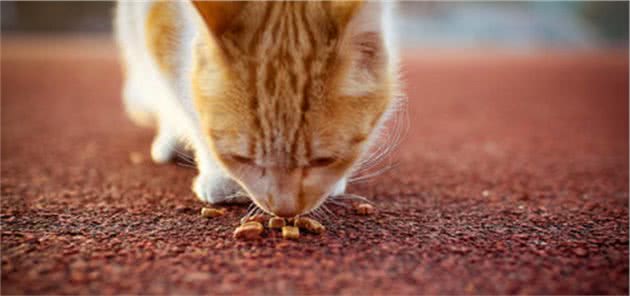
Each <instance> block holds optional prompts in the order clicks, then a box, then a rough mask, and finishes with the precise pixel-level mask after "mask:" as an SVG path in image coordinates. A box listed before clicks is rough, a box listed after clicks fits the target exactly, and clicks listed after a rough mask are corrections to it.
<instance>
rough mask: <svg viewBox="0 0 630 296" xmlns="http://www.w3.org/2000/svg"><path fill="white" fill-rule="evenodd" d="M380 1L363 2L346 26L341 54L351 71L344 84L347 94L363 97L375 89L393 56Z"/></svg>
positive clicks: (384, 11)
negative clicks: (346, 59) (387, 39)
mask: <svg viewBox="0 0 630 296" xmlns="http://www.w3.org/2000/svg"><path fill="white" fill-rule="evenodd" d="M384 5H385V3H382V2H380V1H369V2H366V3H363V5H361V6H360V7H359V8H358V10H357V11H355V12H354V14H353V15H351V16H350V18H349V20H348V24H347V26H346V27H345V28H344V32H343V37H342V43H341V48H340V53H341V54H342V55H344V56H346V57H347V58H348V61H350V65H351V66H350V67H349V69H350V72H349V73H348V75H347V76H346V80H345V81H344V83H343V84H342V85H343V87H342V92H344V93H345V94H346V95H352V96H361V95H365V94H366V93H370V92H372V91H375V90H376V89H377V88H378V87H379V85H380V83H379V81H381V80H382V79H384V76H383V75H385V74H386V73H388V68H389V65H390V63H392V60H391V57H390V56H391V55H390V54H389V53H388V48H389V45H388V44H386V42H387V41H386V40H385V37H386V34H385V30H386V24H385V23H384V22H386V21H387V19H386V16H387V15H386V13H388V12H389V11H387V9H390V8H389V7H385V6H384Z"/></svg>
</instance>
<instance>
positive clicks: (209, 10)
mask: <svg viewBox="0 0 630 296" xmlns="http://www.w3.org/2000/svg"><path fill="white" fill-rule="evenodd" d="M192 3H193V6H194V7H195V8H196V9H197V11H198V12H199V14H200V15H201V18H202V19H203V21H204V23H205V24H206V27H207V28H208V30H209V31H210V32H212V33H213V34H214V35H216V36H219V35H221V34H222V33H224V32H225V31H226V30H227V29H228V28H229V26H230V23H231V22H232V20H234V18H235V17H236V15H237V14H238V13H239V12H240V11H241V10H242V8H243V5H244V4H245V2H242V1H192Z"/></svg>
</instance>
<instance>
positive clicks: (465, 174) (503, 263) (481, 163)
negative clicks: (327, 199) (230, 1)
mask: <svg viewBox="0 0 630 296" xmlns="http://www.w3.org/2000/svg"><path fill="white" fill-rule="evenodd" d="M16 43H18V42H14V43H11V42H10V40H3V58H2V121H1V123H2V154H1V156H2V171H1V172H2V179H1V180H2V183H1V184H2V210H1V216H0V217H1V223H2V224H1V228H2V230H1V231H2V244H1V246H2V255H1V257H2V294H121V293H123V294H167V293H169V294H256V295H258V294H265V295H274V294H291V295H294V294H337V293H339V294H350V295H364V294H374V295H390V294H480V293H484V294H487V293H490V294H512V293H523V294H628V57H627V53H625V52H621V53H617V52H591V53H565V52H557V53H540V54H537V53H525V54H511V55H508V54H503V55H501V54H497V53H496V52H486V53H479V54H463V55H458V54H456V53H443V54H436V53H434V52H420V51H411V50H409V51H407V52H406V55H405V58H404V59H403V61H404V69H403V70H404V71H403V74H404V77H405V81H406V83H407V93H408V95H409V118H410V121H411V128H410V129H409V132H408V133H407V136H406V141H405V142H404V143H403V145H402V146H401V148H400V149H399V151H398V152H397V156H396V159H397V161H398V163H399V165H398V166H397V167H396V168H395V169H393V170H391V171H388V172H386V173H384V174H382V175H381V176H378V177H375V178H373V179H371V180H370V181H368V182H365V183H360V184H354V185H351V186H350V187H349V191H350V192H352V193H356V194H360V195H363V196H366V197H368V198H370V199H372V200H373V201H374V202H375V204H376V206H377V208H378V209H379V212H378V213H377V214H376V215H374V216H368V217H363V216H357V215H355V214H353V213H352V212H351V211H349V210H346V209H344V208H343V207H337V206H332V205H331V206H330V208H331V210H332V211H333V212H334V215H331V216H330V218H329V221H324V222H325V224H326V226H327V227H328V231H327V232H326V233H325V234H324V235H322V236H315V235H305V236H303V237H302V238H301V239H300V240H299V241H296V242H293V241H285V240H282V238H281V237H280V236H279V235H278V233H269V232H267V233H265V235H264V238H263V239H262V240H260V241H256V242H242V241H236V240H234V239H233V238H232V231H233V230H234V227H235V226H236V225H237V224H238V219H239V217H240V216H242V215H243V214H244V213H245V210H246V209H245V207H242V206H229V207H227V208H228V214H227V215H225V216H223V217H221V218H216V219H204V218H201V217H200V216H199V209H200V207H202V206H203V205H202V203H200V202H198V201H197V200H196V199H195V198H194V196H193V194H192V192H191V191H190V184H191V182H192V178H193V176H194V175H195V171H194V170H193V169H190V168H186V167H183V166H178V165H175V164H173V165H165V166H159V165H155V164H153V163H151V162H150V161H148V160H146V158H147V157H148V150H149V145H150V141H151V136H152V132H151V131H150V130H145V129H141V128H138V127H136V126H134V125H132V124H131V122H130V121H129V120H128V119H127V118H126V117H125V116H124V114H123V112H122V108H121V100H120V97H119V93H120V91H119V89H120V85H121V77H120V71H119V66H118V64H117V62H116V58H115V52H114V51H113V50H112V47H111V45H108V44H99V43H95V44H92V43H90V42H87V43H86V44H84V43H81V42H78V45H77V44H74V43H70V45H67V43H54V45H50V47H43V48H39V49H37V48H32V47H33V46H34V45H29V43H28V42H27V44H26V45H24V44H22V43H19V44H16ZM42 49H43V50H42ZM42 51H46V53H42ZM134 151H135V152H141V153H142V154H143V156H144V157H145V161H144V162H142V163H140V164H132V163H131V162H130V160H129V154H130V152H134Z"/></svg>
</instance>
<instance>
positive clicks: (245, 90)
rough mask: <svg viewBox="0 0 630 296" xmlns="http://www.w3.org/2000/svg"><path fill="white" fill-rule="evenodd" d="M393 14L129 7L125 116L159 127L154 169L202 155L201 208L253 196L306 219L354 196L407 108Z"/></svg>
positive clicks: (313, 8) (319, 5) (377, 6)
mask: <svg viewBox="0 0 630 296" xmlns="http://www.w3.org/2000/svg"><path fill="white" fill-rule="evenodd" d="M389 6H390V4H388V3H382V2H344V1H340V2H336V1H335V2H313V1H307V2H275V1H272V2H262V1H254V2H181V1H172V2H171V1H140V2H121V3H119V4H118V6H117V11H116V21H115V26H116V36H117V41H118V45H119V48H120V51H121V55H122V61H123V66H124V67H123V68H124V74H125V82H124V89H123V98H124V103H125V107H126V111H127V113H128V114H129V115H130V117H131V118H132V119H133V120H134V121H135V122H137V123H139V124H143V125H153V126H155V128H156V129H157V135H156V136H155V139H154V141H153V144H152V147H151V157H152V158H153V160H154V161H155V162H158V163H163V162H167V161H169V160H170V159H171V158H172V157H173V156H174V152H175V148H176V147H177V146H178V145H182V144H184V145H188V146H189V147H190V148H191V149H192V150H193V151H194V157H195V161H196V164H197V168H198V170H199V175H198V176H197V177H196V178H195V180H194V182H193V186H192V189H193V191H194V192H195V194H196V195H197V196H198V197H199V198H200V199H201V200H203V201H206V202H210V203H218V202H225V201H229V200H226V199H228V198H229V197H231V196H233V193H235V192H236V191H239V190H241V188H242V189H244V190H245V191H246V192H247V195H248V196H249V198H251V200H252V201H253V202H254V203H255V204H256V205H257V206H259V207H260V208H261V209H263V210H264V211H266V212H268V213H271V214H274V215H278V216H283V217H293V216H295V215H300V214H305V213H308V212H310V211H312V210H314V209H316V208H317V207H318V206H319V205H321V204H322V203H323V202H324V201H325V200H326V198H327V197H328V196H332V195H338V194H342V193H344V191H345V188H346V183H347V179H348V177H349V176H350V175H351V174H352V173H353V172H354V171H355V170H356V168H357V167H359V166H360V164H361V163H362V162H361V160H362V159H364V158H365V157H367V156H368V154H369V153H368V151H369V149H370V146H371V144H372V143H374V142H375V139H376V138H377V137H378V131H379V130H380V128H381V127H382V126H383V124H384V122H385V121H386V120H387V118H388V114H389V113H391V110H393V109H394V106H395V105H396V102H397V98H398V97H399V96H398V79H397V63H396V59H395V55H394V54H395V52H394V46H393V45H394V41H393V40H392V38H391V37H392V36H391V32H390V30H389V20H388V17H389V13H390V10H391V9H390V8H389Z"/></svg>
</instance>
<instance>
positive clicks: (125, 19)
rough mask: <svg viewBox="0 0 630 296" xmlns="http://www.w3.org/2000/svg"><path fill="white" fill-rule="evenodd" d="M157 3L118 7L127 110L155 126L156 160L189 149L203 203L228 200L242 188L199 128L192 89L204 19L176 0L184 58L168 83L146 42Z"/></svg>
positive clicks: (196, 188) (153, 152) (180, 50)
mask: <svg viewBox="0 0 630 296" xmlns="http://www.w3.org/2000/svg"><path fill="white" fill-rule="evenodd" d="M153 3H154V2H151V1H140V2H119V3H118V6H117V11H116V20H115V26H116V39H117V42H118V45H119V48H120V51H121V55H122V58H123V62H124V63H125V64H126V69H127V78H126V81H125V84H124V87H123V99H124V105H125V109H126V111H127V113H129V114H130V115H131V117H132V119H134V120H135V121H137V122H138V121H140V122H139V123H141V124H146V123H147V122H148V121H149V119H152V121H154V122H155V123H156V128H157V135H156V136H155V139H154V140H153V144H152V146H151V157H152V158H153V160H154V161H155V162H157V163H164V162H167V161H169V160H170V159H171V158H172V157H173V156H174V154H175V149H176V147H177V146H178V145H181V144H186V145H189V146H190V147H191V148H192V149H193V151H194V153H195V159H196V161H197V167H198V169H199V175H198V176H197V177H196V178H195V181H194V182H193V188H192V189H193V191H194V192H195V194H196V195H197V197H199V199H201V200H202V201H206V202H210V203H217V202H223V201H226V198H228V197H230V196H231V195H233V194H234V193H235V192H236V191H238V190H239V189H240V187H239V186H238V185H237V184H236V183H235V182H234V181H232V180H231V179H230V178H229V177H227V175H226V174H225V173H224V172H223V171H222V169H221V168H220V166H219V165H218V164H217V163H216V161H215V159H214V158H213V155H212V153H211V152H210V149H209V146H208V143H207V142H206V141H207V140H206V138H205V137H204V136H203V133H202V131H201V129H200V124H199V118H198V115H197V113H196V111H195V110H194V107H193V99H192V92H191V88H190V81H191V80H190V77H191V66H192V61H193V59H192V46H193V43H194V38H195V36H196V34H197V31H196V28H198V26H197V25H196V24H195V23H194V22H199V21H201V20H200V19H199V16H198V14H197V12H196V11H194V8H193V7H192V5H190V3H188V2H177V5H178V13H179V17H178V18H177V21H178V22H179V25H180V26H181V27H180V28H181V32H182V33H183V38H182V39H181V40H180V42H181V44H179V46H178V53H177V57H179V58H180V59H179V60H177V61H175V64H176V65H177V69H176V75H175V76H174V77H175V78H174V79H169V78H168V77H167V76H166V75H164V74H163V73H161V72H160V70H159V67H158V65H157V63H156V61H155V60H154V58H153V57H152V55H151V54H150V52H149V49H148V48H147V45H146V43H145V40H146V37H145V36H146V32H145V30H146V28H145V26H144V24H145V21H146V18H147V14H148V12H149V9H150V7H151V5H153ZM233 200H234V199H230V201H233ZM237 200H238V199H237ZM239 201H240V200H239Z"/></svg>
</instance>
